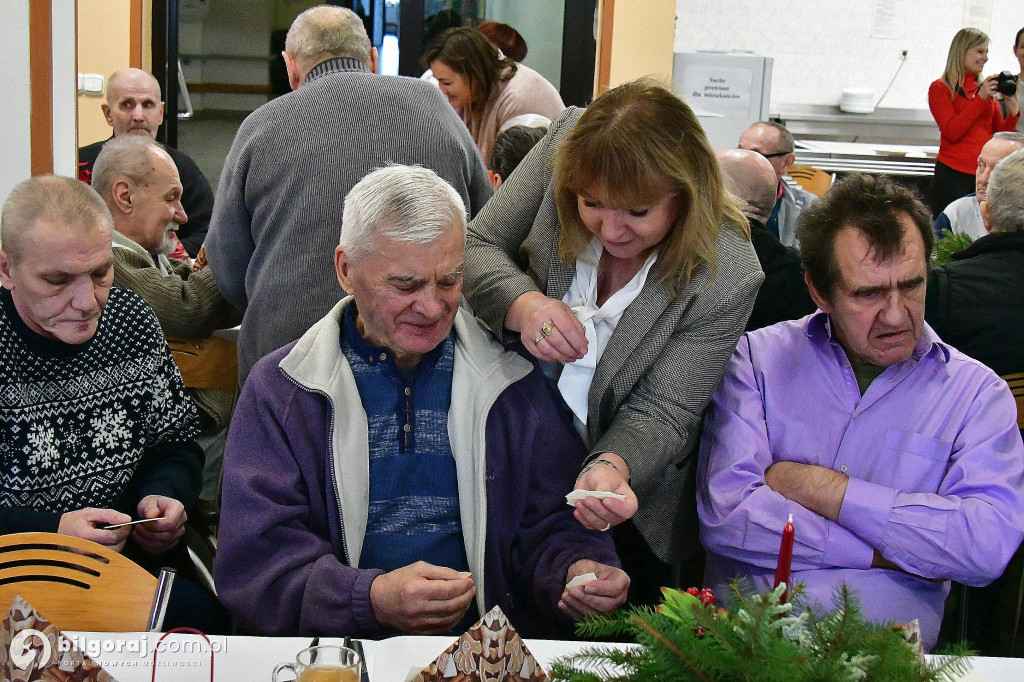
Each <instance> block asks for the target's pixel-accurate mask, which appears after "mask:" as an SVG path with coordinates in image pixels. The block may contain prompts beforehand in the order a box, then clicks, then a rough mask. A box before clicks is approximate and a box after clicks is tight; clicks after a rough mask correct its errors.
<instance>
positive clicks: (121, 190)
mask: <svg viewBox="0 0 1024 682" xmlns="http://www.w3.org/2000/svg"><path fill="white" fill-rule="evenodd" d="M92 187H93V189H95V190H96V191H97V192H99V195H100V196H101V197H102V198H103V200H104V201H105V202H106V204H107V208H109V209H110V213H111V215H112V216H113V218H114V235H113V246H114V286H115V287H119V288H121V289H129V290H131V291H134V292H135V293H137V294H138V295H140V296H142V298H144V299H145V300H146V303H148V304H149V305H150V306H151V307H152V308H153V312H155V313H156V317H157V320H158V321H159V322H160V326H161V328H163V331H164V333H165V334H166V335H167V336H169V337H178V338H180V339H194V340H197V346H196V347H197V348H198V349H199V350H198V351H197V352H199V353H203V352H204V349H205V348H207V346H206V345H201V344H203V343H204V341H203V340H205V339H208V337H210V335H211V334H213V332H214V330H216V329H224V328H227V327H233V326H235V325H236V324H238V322H239V321H240V320H241V319H242V315H241V313H240V312H239V311H238V310H237V309H236V308H235V307H234V306H232V305H231V304H230V303H228V302H227V301H226V300H225V299H224V297H223V296H221V294H220V291H218V290H217V282H216V281H215V280H214V279H213V273H212V272H210V269H209V268H205V269H202V270H193V266H192V264H191V263H189V262H188V261H183V260H176V259H173V258H171V259H169V258H168V257H167V256H168V254H170V252H171V251H173V250H174V247H175V243H174V238H173V236H172V235H173V234H174V230H176V229H177V228H178V226H179V225H181V224H183V223H185V222H186V221H187V220H188V216H187V215H186V214H185V209H184V208H183V207H182V203H181V202H182V196H183V195H182V192H183V190H182V184H181V180H180V179H179V177H178V169H177V168H176V167H175V165H174V161H173V160H172V159H171V157H170V156H169V155H168V154H167V152H166V151H164V149H163V148H162V147H161V146H160V145H158V144H157V143H156V142H154V141H153V140H151V139H150V138H149V137H147V136H144V135H122V136H121V137H116V138H114V139H113V140H110V141H109V142H107V143H106V144H105V145H104V146H103V150H102V151H101V152H100V154H99V156H98V157H97V158H96V163H95V165H94V167H93V176H92ZM205 343H208V342H205ZM214 348H215V349H216V347H214ZM200 357H201V358H202V359H203V361H204V362H210V360H209V359H208V358H209V357H210V356H209V355H206V356H202V355H201V356H200ZM188 393H189V395H190V396H191V397H192V399H193V400H195V402H196V406H197V407H198V408H199V419H200V428H201V435H202V438H201V442H208V443H209V445H206V454H207V457H206V469H205V471H204V479H205V480H204V490H203V492H204V495H203V498H204V499H209V500H213V499H216V497H217V494H218V491H219V487H220V454H221V452H222V450H223V440H222V439H219V438H216V437H215V434H218V433H219V432H220V431H222V430H223V429H225V428H227V425H228V421H229V420H230V418H231V406H232V402H233V400H234V393H233V392H228V391H223V390H217V389H214V388H190V389H189V391H188Z"/></svg>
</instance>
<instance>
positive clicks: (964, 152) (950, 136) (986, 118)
mask: <svg viewBox="0 0 1024 682" xmlns="http://www.w3.org/2000/svg"><path fill="white" fill-rule="evenodd" d="M962 90H963V92H965V93H967V96H966V97H965V96H964V95H962V94H960V93H957V96H956V99H954V100H952V101H950V98H949V95H950V92H949V86H947V85H946V84H945V83H943V82H942V80H937V81H935V82H934V83H932V84H931V86H930V87H929V88H928V108H929V109H931V111H932V117H933V118H935V122H936V123H937V124H938V125H939V134H940V137H939V154H938V156H937V157H936V158H937V159H938V160H939V161H941V162H942V163H944V164H945V165H947V166H949V167H950V168H952V169H953V170H958V171H960V172H961V173H969V174H971V175H974V173H975V171H976V170H977V168H978V155H979V154H981V148H982V147H983V146H985V143H986V142H988V141H989V140H991V139H992V135H993V133H996V132H998V131H1001V130H1013V129H1014V127H1016V125H1017V120H1018V119H1019V118H1020V114H1019V113H1018V114H1016V115H1015V116H1010V117H1009V118H1006V119H1004V118H1003V114H1002V112H1000V111H999V102H997V101H996V100H994V99H984V98H982V97H978V96H977V92H978V81H977V79H976V78H975V77H974V75H973V74H967V75H966V76H964V84H963V87H962Z"/></svg>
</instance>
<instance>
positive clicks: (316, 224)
mask: <svg viewBox="0 0 1024 682" xmlns="http://www.w3.org/2000/svg"><path fill="white" fill-rule="evenodd" d="M388 163H402V164H419V165H421V166H426V167H427V168H431V169H433V170H434V171H436V172H437V173H438V175H440V176H441V177H442V178H444V179H446V180H447V181H449V182H450V183H452V185H454V187H455V189H456V190H457V191H458V192H459V194H461V195H462V198H463V200H464V201H465V202H466V206H467V208H468V209H469V210H470V213H471V214H473V215H475V214H476V212H477V211H479V210H480V208H481V206H483V204H484V203H485V202H486V201H487V199H488V198H490V195H491V192H492V190H491V185H490V182H489V180H488V177H487V170H486V168H485V167H484V164H483V161H482V160H481V158H480V155H479V153H478V152H477V150H476V146H475V145H474V144H473V140H472V138H471V137H470V135H469V131H468V130H467V129H466V126H465V125H464V124H463V123H462V121H461V120H459V117H458V115H456V113H455V111H454V110H453V109H452V108H451V106H450V105H449V104H448V102H447V101H446V100H445V98H444V97H443V96H442V95H441V93H440V91H439V90H438V89H437V88H436V87H434V86H433V85H431V84H429V83H426V82H423V81H420V80H417V79H412V78H402V77H397V76H378V75H374V74H371V73H370V72H369V71H368V70H367V69H366V66H365V65H364V64H363V63H362V62H360V61H358V60H356V59H350V58H346V57H340V58H335V59H329V60H327V61H325V62H322V63H320V64H318V65H317V66H315V67H314V68H313V70H312V71H310V72H309V75H308V76H307V77H306V80H305V81H304V82H303V84H302V86H301V87H299V88H298V89H297V90H295V91H294V92H291V93H289V94H287V95H284V96H282V97H279V98H277V99H275V100H273V101H271V102H268V103H267V104H265V105H263V106H262V107H260V108H259V109H257V110H256V111H254V112H253V113H252V114H250V115H249V117H248V118H246V119H245V121H244V122H243V123H242V125H241V127H240V128H239V129H238V134H237V135H236V136H235V141H234V143H233V144H232V145H231V151H230V152H229V153H228V156H227V159H226V160H225V162H224V170H223V172H222V173H221V179H220V184H219V186H218V188H217V198H216V201H215V202H214V211H213V219H212V220H211V222H210V232H209V235H208V236H207V239H206V253H207V257H208V259H209V262H210V267H211V268H212V270H213V274H214V277H215V278H216V280H217V286H218V287H219V288H220V290H221V293H223V294H224V297H225V298H226V299H227V300H228V301H230V302H231V303H232V304H234V305H235V306H236V307H238V308H239V309H241V310H244V311H245V317H244V318H243V320H242V329H241V332H240V334H239V339H238V373H239V380H240V381H244V379H245V377H246V376H247V375H248V373H249V370H250V369H251V368H252V366H253V364H255V362H256V361H257V360H259V359H260V358H261V357H263V356H264V355H266V354H268V353H270V352H271V351H273V350H275V349H277V348H279V347H281V346H283V345H285V344H286V343H288V342H290V341H294V340H295V339H297V338H299V336H301V335H302V334H303V333H304V332H305V331H306V330H307V329H308V328H309V327H310V326H311V325H312V324H313V323H314V322H315V321H316V320H318V319H320V318H321V317H323V316H324V315H326V314H327V311H329V310H330V309H331V308H332V307H333V306H334V304H335V303H337V302H338V300H340V299H341V297H342V294H343V292H342V289H341V286H340V285H339V284H338V279H337V276H336V275H335V273H334V264H333V258H334V248H335V246H337V244H338V237H339V235H340V233H341V216H342V209H343V203H344V200H345V195H346V194H347V193H348V191H349V190H350V189H351V188H352V186H353V185H355V184H356V183H357V182H358V181H359V180H360V179H362V177H363V176H365V175H366V174H367V173H369V172H370V171H372V170H374V169H376V168H379V167H381V166H384V165H385V164H388Z"/></svg>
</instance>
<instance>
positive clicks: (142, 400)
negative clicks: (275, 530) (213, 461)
mask: <svg viewBox="0 0 1024 682" xmlns="http://www.w3.org/2000/svg"><path fill="white" fill-rule="evenodd" d="M196 421H197V417H196V412H195V407H194V406H193V404H192V401H191V400H189V398H188V396H187V395H186V394H185V387H184V385H183V384H182V381H181V375H180V374H179V373H178V369H177V367H176V366H175V364H174V360H173V359H172V358H171V355H170V353H169V352H168V350H167V343H166V342H165V341H164V338H163V334H162V333H161V331H160V326H159V324H158V323H157V320H156V316H155V315H154V314H153V311H152V310H151V309H150V308H149V306H147V305H146V303H145V302H144V301H143V300H142V299H141V298H140V297H139V296H137V295H136V294H133V293H131V292H128V291H124V290H121V289H111V291H110V297H109V299H108V301H107V305H106V307H105V308H104V310H103V314H102V316H101V317H100V321H99V326H98V328H97V331H96V334H95V335H94V336H93V338H92V339H90V340H89V341H87V342H86V343H83V344H80V345H69V344H65V343H62V342H60V341H57V340H54V339H49V338H46V337H43V336H41V335H39V334H37V333H35V332H34V331H32V330H31V329H30V328H29V327H28V326H27V325H26V324H25V323H24V322H23V321H22V319H21V317H20V316H19V315H18V313H17V311H16V309H15V307H14V302H13V300H12V298H11V293H10V292H9V291H8V290H7V289H0V533H12V532H20V531H30V530H41V531H51V532H55V531H56V530H57V526H58V523H59V521H60V516H61V514H63V513H64V512H67V511H73V510H76V509H82V508H84V507H97V508H106V509H117V510H119V511H123V512H125V513H129V514H132V515H133V516H134V515H135V513H136V512H135V508H136V506H137V505H138V502H139V500H141V499H142V498H143V497H145V496H147V495H164V496H167V497H171V498H174V499H176V500H178V501H180V502H182V503H183V504H184V505H185V507H186V508H188V507H190V506H191V505H192V503H193V502H195V499H196V497H198V495H199V490H200V486H201V480H200V475H201V470H202V457H203V455H202V450H201V449H200V448H199V447H198V445H196V442H195V439H194V437H195V433H196V430H197V426H196Z"/></svg>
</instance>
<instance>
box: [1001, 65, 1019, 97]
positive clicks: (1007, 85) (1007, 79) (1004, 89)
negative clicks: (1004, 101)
mask: <svg viewBox="0 0 1024 682" xmlns="http://www.w3.org/2000/svg"><path fill="white" fill-rule="evenodd" d="M996 91H997V92H1001V93H1002V94H1004V95H1006V96H1007V97H1013V96H1014V95H1016V94H1017V77H1016V76H1014V75H1013V74H1012V73H1010V72H1009V71H1003V72H1002V73H1001V74H999V75H998V76H996Z"/></svg>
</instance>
